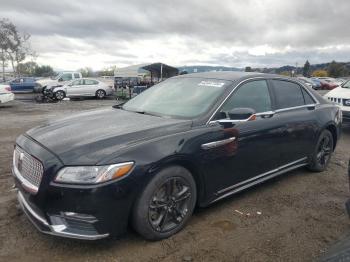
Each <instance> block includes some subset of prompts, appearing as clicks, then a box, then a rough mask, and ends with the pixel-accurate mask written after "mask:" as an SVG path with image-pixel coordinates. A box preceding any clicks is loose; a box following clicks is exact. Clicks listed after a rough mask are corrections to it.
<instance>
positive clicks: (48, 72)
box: [34, 65, 55, 77]
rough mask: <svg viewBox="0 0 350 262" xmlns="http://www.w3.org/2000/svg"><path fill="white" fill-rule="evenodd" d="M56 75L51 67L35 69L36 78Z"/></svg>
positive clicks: (45, 66)
mask: <svg viewBox="0 0 350 262" xmlns="http://www.w3.org/2000/svg"><path fill="white" fill-rule="evenodd" d="M54 73H55V72H54V71H53V68H52V67H51V66H49V65H42V66H36V67H35V69H34V75H35V76H42V77H48V76H52V75H53V74H54Z"/></svg>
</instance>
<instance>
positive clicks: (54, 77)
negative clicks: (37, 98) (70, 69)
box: [51, 73, 61, 80]
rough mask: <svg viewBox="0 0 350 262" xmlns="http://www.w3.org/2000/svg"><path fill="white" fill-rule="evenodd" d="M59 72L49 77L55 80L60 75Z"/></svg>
mask: <svg viewBox="0 0 350 262" xmlns="http://www.w3.org/2000/svg"><path fill="white" fill-rule="evenodd" d="M60 75H61V74H60V73H55V74H54V75H53V76H51V79H53V80H57V79H58V78H59V77H60Z"/></svg>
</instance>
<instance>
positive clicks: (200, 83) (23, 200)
mask: <svg viewBox="0 0 350 262" xmlns="http://www.w3.org/2000/svg"><path fill="white" fill-rule="evenodd" d="M341 121H342V117H341V112H340V110H339V107H337V106H335V105H333V104H331V103H329V102H327V101H325V100H324V99H323V98H322V97H321V96H320V95H318V94H317V93H315V92H314V91H313V90H311V89H308V88H307V87H305V86H303V85H302V84H301V83H300V82H298V81H296V80H294V79H290V78H285V77H281V76H277V75H268V74H256V73H242V72H212V73H199V74H192V75H183V76H178V77H174V78H170V79H168V80H166V81H164V82H161V83H160V84H158V85H155V86H153V87H151V88H149V89H148V90H146V91H145V92H143V93H142V94H140V95H138V96H136V97H135V98H133V99H132V100H130V101H129V102H127V103H125V104H124V105H119V106H115V107H114V108H110V109H103V110H98V111H87V112H85V113H82V114H79V115H73V116H69V117H67V118H64V119H62V120H59V121H53V122H49V123H47V124H45V125H43V126H40V127H37V128H34V129H31V130H29V131H28V132H26V133H25V134H23V135H21V136H20V137H18V139H17V141H16V145H15V150H14V157H13V174H14V177H15V181H16V185H17V187H18V189H19V190H18V199H19V203H20V205H21V206H22V208H23V210H24V212H25V213H26V214H27V216H28V217H29V219H30V220H31V221H32V222H33V224H34V225H35V226H36V227H37V228H38V229H39V230H40V231H42V232H44V233H48V234H52V235H57V236H63V237H71V238H79V239H88V240H93V239H99V238H104V237H107V236H117V235H120V234H122V233H123V232H125V231H126V228H127V226H128V224H131V225H132V226H133V228H134V229H135V230H136V231H137V232H138V233H140V234H141V235H142V236H144V237H145V238H147V239H152V240H157V239H162V238H166V237H169V236H171V235H173V234H175V233H176V232H178V231H179V230H181V229H182V228H183V227H184V226H185V224H186V223H187V222H188V220H189V218H190V217H191V215H192V212H193V210H194V208H195V207H196V206H201V207H203V206H207V205H209V204H212V203H214V202H216V201H218V200H220V199H222V198H225V197H227V196H230V195H232V194H235V193H237V192H240V191H242V190H244V189H247V188H249V187H252V186H254V185H256V184H259V183H261V182H263V181H265V180H268V179H270V178H273V177H276V176H278V175H281V174H284V173H286V172H288V171H291V170H294V169H296V168H300V167H307V168H308V169H310V170H312V171H317V172H319V171H323V170H325V168H326V167H327V165H328V163H329V161H330V158H331V155H332V152H333V151H334V149H335V146H336V144H337V140H338V138H339V135H340V126H341Z"/></svg>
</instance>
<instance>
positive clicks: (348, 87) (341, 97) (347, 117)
mask: <svg viewBox="0 0 350 262" xmlns="http://www.w3.org/2000/svg"><path fill="white" fill-rule="evenodd" d="M324 97H325V98H326V99H327V100H328V101H331V102H334V103H336V104H338V105H339V106H340V108H341V110H342V113H343V122H347V123H350V80H348V81H347V82H345V83H343V84H342V85H341V86H340V87H337V88H334V89H333V90H332V91H330V92H328V93H327V94H325V95H324Z"/></svg>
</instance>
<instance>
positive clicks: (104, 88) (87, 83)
mask: <svg viewBox="0 0 350 262" xmlns="http://www.w3.org/2000/svg"><path fill="white" fill-rule="evenodd" d="M113 92H114V88H113V87H112V86H109V85H107V84H106V83H104V82H101V81H99V80H97V79H92V78H81V79H76V80H73V81H71V82H69V83H67V84H65V85H63V86H57V87H55V88H54V89H53V95H54V98H56V99H57V100H62V99H63V98H65V97H86V96H88V97H97V98H100V99H102V98H104V97H105V96H108V95H112V94H113Z"/></svg>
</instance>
